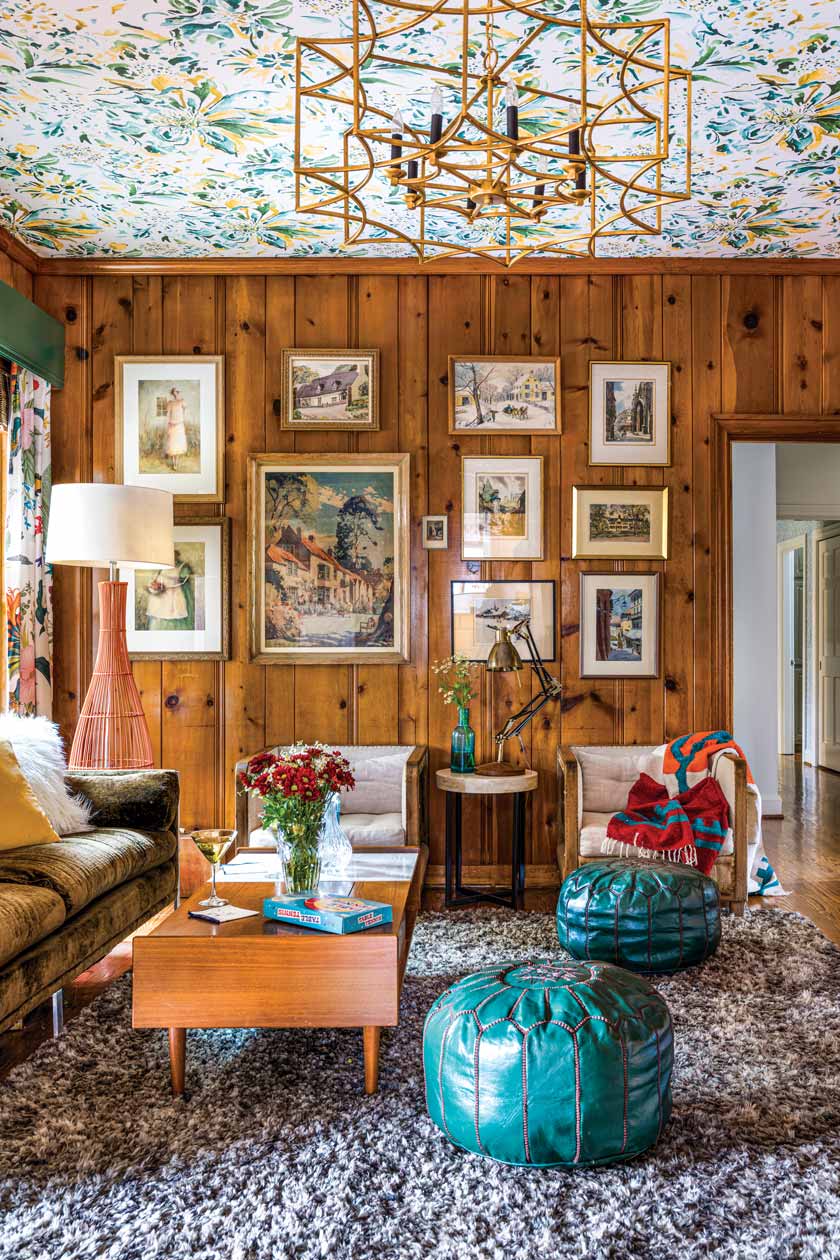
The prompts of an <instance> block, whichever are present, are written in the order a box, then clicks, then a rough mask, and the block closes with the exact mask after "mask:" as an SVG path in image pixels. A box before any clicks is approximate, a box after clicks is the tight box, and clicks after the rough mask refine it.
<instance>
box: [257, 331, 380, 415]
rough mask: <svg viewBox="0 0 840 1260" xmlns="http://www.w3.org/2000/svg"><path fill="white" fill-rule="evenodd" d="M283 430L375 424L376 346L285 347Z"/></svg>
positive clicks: (377, 387)
mask: <svg viewBox="0 0 840 1260" xmlns="http://www.w3.org/2000/svg"><path fill="white" fill-rule="evenodd" d="M280 426H281V428H283V429H299V430H303V431H306V430H315V431H317V430H320V429H344V430H354V429H356V430H361V431H362V432H366V431H370V430H372V429H378V428H379V351H378V350H284V351H283V398H282V406H281V412H280Z"/></svg>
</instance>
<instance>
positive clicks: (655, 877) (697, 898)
mask: <svg viewBox="0 0 840 1260" xmlns="http://www.w3.org/2000/svg"><path fill="white" fill-rule="evenodd" d="M557 935H558V936H559V938H560V944H561V945H562V946H563V948H564V949H567V950H568V951H569V953H570V954H573V955H574V956H575V958H587V959H598V960H600V961H603V962H611V963H616V964H617V965H618V966H619V967H628V968H629V969H630V970H631V971H642V972H647V973H650V974H653V973H663V972H664V973H670V972H674V971H681V970H682V969H683V968H684V967H693V966H695V965H696V964H697V963H701V962H703V961H704V959H706V958H708V957H709V955H710V954H713V953H714V952H715V950H716V949H717V947H718V944H719V943H720V895H719V893H718V887H717V884H716V883H715V881H714V880H713V879H710V878H709V876H708V875H703V874H701V872H700V871H697V870H694V868H693V867H690V866H677V865H675V864H674V863H672V862H646V861H643V860H641V859H637V860H635V861H634V860H633V859H631V858H604V860H603V861H602V862H587V863H585V864H584V865H583V866H581V867H579V868H578V870H576V871H572V873H571V875H569V876H568V878H567V879H565V880H564V881H563V885H562V887H561V889H560V897H559V899H558V901H557Z"/></svg>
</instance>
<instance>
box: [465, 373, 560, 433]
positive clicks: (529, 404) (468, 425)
mask: <svg viewBox="0 0 840 1260" xmlns="http://www.w3.org/2000/svg"><path fill="white" fill-rule="evenodd" d="M479 363H480V364H482V365H484V367H483V369H482V376H481V379H479V376H478V374H476V373H474V375H473V379H472V382H471V384H470V385H469V387H468V386H467V383H466V382H465V383H464V384H461V383H460V382H459V380H458V373H459V368H460V367H462V366H463V367H464V368H468V367H469V366H470V365H475V364H479ZM494 364H497V365H499V372H498V374H497V378H498V379H497V380H495V382H494V379H493V366H492V365H494ZM520 367H521V369H522V371H521V372H520V371H519V370H518V369H519V368H520ZM535 368H539V369H540V370H541V371H543V370H544V369H546V368H551V370H552V372H553V377H552V378H549V377H547V376H546V377H544V378H539V379H538V378H537V377H536V376H535V375H534V369H535ZM447 379H448V383H449V384H448V398H449V432H450V433H470V434H481V433H500V434H516V433H520V434H525V435H529V434H542V435H543V436H547V435H550V434H559V433H560V432H561V414H562V397H561V395H562V380H561V374H560V359H559V358H555V357H553V356H537V355H522V354H471V355H455V354H450V356H449V368H448V374H447ZM549 379H550V384H551V389H550V397H549V391H548V389H547V388H546V386H547V383H548V382H549ZM482 389H484V390H485V392H486V393H489V395H490V396H489V397H487V398H486V399H484V400H483V399H482ZM462 396H463V399H464V401H463V402H462V401H461V397H462ZM482 401H484V402H485V403H486V405H487V406H488V410H489V413H490V414H491V415H492V417H493V418H492V419H489V418H488V419H482V422H481V423H479V421H478V419H477V417H478V413H479V410H480V408H481V406H482ZM546 404H548V405H546ZM470 407H471V408H472V410H473V411H474V412H475V413H476V418H474V419H472V420H468V419H467V418H466V417H462V422H461V423H460V424H459V423H458V412H459V410H460V411H467V410H469V408H470ZM522 411H524V412H525V416H524V417H521V413H522ZM532 411H534V412H536V413H537V414H536V418H539V413H540V412H543V413H545V418H546V420H548V419H550V420H551V423H544V424H536V423H530V424H529V423H528V418H529V416H530V413H531V412H532ZM497 415H500V416H501V417H502V419H500V420H499V421H498V422H497V421H496V419H495V417H496V416H497ZM516 416H520V417H521V418H522V419H524V420H525V423H524V424H517V423H514V419H515V417H516ZM505 419H507V423H505Z"/></svg>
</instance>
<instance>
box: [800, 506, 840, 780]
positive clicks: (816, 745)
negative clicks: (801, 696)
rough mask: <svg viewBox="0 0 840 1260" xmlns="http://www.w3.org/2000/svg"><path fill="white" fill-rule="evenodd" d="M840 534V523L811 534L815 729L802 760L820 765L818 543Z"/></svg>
mask: <svg viewBox="0 0 840 1260" xmlns="http://www.w3.org/2000/svg"><path fill="white" fill-rule="evenodd" d="M838 534H840V524H835V525H826V526H825V528H824V529H815V530H814V532H813V534H812V535H811V554H810V556H809V561H810V572H811V601H810V602H811V607H810V608H809V609H808V614H809V616H810V618H811V625H812V627H813V639H814V650H813V652H812V653H811V660H810V661H809V669H808V672H809V674H810V677H811V696H812V704H811V724H810V726H811V729H810V730H809V732H808V742H809V744H810V747H809V748H808V750H807V754H806V751H805V738H804V734H803V740H802V743H803V748H802V760H803V761H808V762H810V764H811V765H814V766H818V765H819V758H820V572H819V563H818V562H819V547H818V546H817V544H818V543H820V542H822V541H823V539H825V538H836V537H837V535H838Z"/></svg>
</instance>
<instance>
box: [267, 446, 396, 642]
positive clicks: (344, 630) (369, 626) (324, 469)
mask: <svg viewBox="0 0 840 1260" xmlns="http://www.w3.org/2000/svg"><path fill="white" fill-rule="evenodd" d="M248 473H249V476H248V496H249V503H248V522H249V524H248V530H249V539H248V542H249V563H250V597H249V608H250V628H251V657H252V659H253V660H256V661H261V662H263V663H264V664H270V663H272V662H275V663H281V664H282V663H284V662H294V663H296V664H312V665H316V664H324V663H329V662H337V663H341V662H345V663H352V662H359V661H372V662H381V663H397V662H401V661H406V660H408V659H409V533H408V493H409V456H408V455H380V454H352V455H351V454H335V455H292V454H277V455H252V456H250V458H249V460H248Z"/></svg>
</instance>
